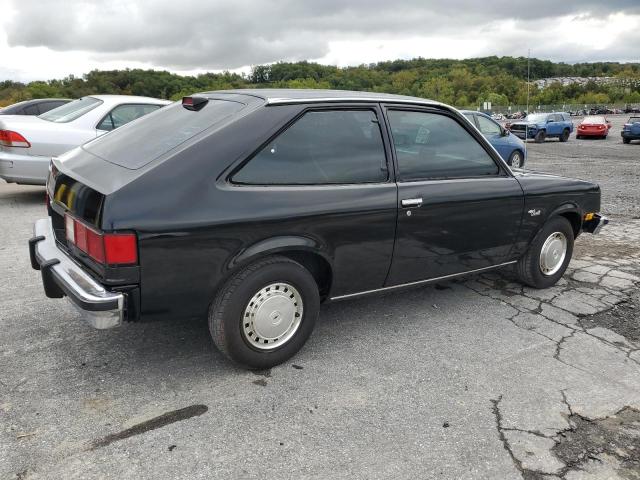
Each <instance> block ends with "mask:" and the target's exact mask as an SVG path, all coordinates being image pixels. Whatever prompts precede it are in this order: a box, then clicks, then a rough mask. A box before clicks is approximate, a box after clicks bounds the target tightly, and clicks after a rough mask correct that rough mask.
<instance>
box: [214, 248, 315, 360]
mask: <svg viewBox="0 0 640 480" xmlns="http://www.w3.org/2000/svg"><path fill="white" fill-rule="evenodd" d="M319 310H320V297H319V294H318V286H317V284H316V282H315V280H314V278H313V276H312V275H311V273H309V271H308V270H307V269H306V268H304V267H303V266H302V265H300V264H299V263H297V262H294V261H293V260H290V259H288V258H286V257H270V258H267V259H265V260H261V261H258V262H256V263H253V264H251V265H249V266H247V267H245V268H244V269H242V270H241V271H240V272H238V273H236V274H235V275H234V276H233V277H231V278H230V279H229V280H228V281H227V282H226V283H225V284H224V286H223V287H222V288H221V289H220V291H219V292H218V294H217V295H216V297H215V299H214V301H213V302H212V303H211V307H210V308H209V330H210V332H211V337H212V338H213V342H214V343H215V345H216V347H217V348H218V350H220V351H221V352H222V353H223V354H225V355H226V356H227V357H228V358H230V359H231V360H233V361H234V362H236V363H239V364H241V365H243V366H245V367H248V368H251V369H264V368H270V367H273V366H275V365H278V364H280V363H282V362H284V361H286V360H288V359H289V358H291V357H292V356H293V355H295V354H296V353H297V352H298V350H300V348H302V346H303V345H304V344H305V342H306V341H307V339H308V338H309V335H311V332H312V331H313V327H314V325H315V322H316V319H317V318H318V312H319Z"/></svg>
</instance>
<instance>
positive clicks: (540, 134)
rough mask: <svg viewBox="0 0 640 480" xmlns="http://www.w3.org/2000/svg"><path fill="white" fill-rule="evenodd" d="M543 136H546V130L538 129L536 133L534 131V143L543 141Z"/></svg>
mask: <svg viewBox="0 0 640 480" xmlns="http://www.w3.org/2000/svg"><path fill="white" fill-rule="evenodd" d="M545 138H547V132H545V131H544V130H540V131H539V132H538V133H536V136H535V139H534V140H535V142H536V143H542V142H544V139H545Z"/></svg>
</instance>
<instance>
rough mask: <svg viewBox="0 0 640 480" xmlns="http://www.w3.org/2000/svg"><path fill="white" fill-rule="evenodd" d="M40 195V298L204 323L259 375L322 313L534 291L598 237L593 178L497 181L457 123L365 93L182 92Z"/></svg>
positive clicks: (56, 176)
mask: <svg viewBox="0 0 640 480" xmlns="http://www.w3.org/2000/svg"><path fill="white" fill-rule="evenodd" d="M47 193H48V198H49V201H48V202H47V209H48V217H47V218H43V219H41V220H38V221H37V222H36V224H35V232H34V233H35V235H34V237H33V238H32V239H31V240H30V241H29V253H30V258H31V264H32V266H33V268H35V269H39V270H40V273H41V279H42V282H43V285H44V289H45V293H46V295H47V296H48V297H52V298H62V297H63V296H68V297H69V299H70V300H71V301H72V302H73V303H74V304H75V305H76V306H78V307H79V309H80V310H81V312H82V316H83V317H84V319H86V320H87V321H88V322H89V323H90V324H91V325H93V326H95V327H98V328H109V327H117V326H120V325H122V323H123V322H124V321H129V322H135V321H141V320H142V321H144V320H152V319H155V320H158V319H168V320H176V319H177V318H179V317H202V318H208V321H209V329H210V332H211V336H212V339H213V342H214V343H215V345H216V346H217V347H218V349H219V350H220V351H221V352H222V353H223V354H225V355H226V356H227V357H229V358H230V359H232V360H234V361H235V362H237V363H239V364H241V365H244V366H246V367H249V368H261V369H262V368H269V367H271V366H274V365H277V364H279V363H282V362H284V361H286V360H287V359H289V358H291V357H292V356H293V355H294V354H295V353H296V352H297V351H298V350H299V349H300V348H301V347H302V346H303V345H304V343H305V342H306V341H307V339H308V338H309V336H310V335H311V332H312V330H313V328H314V325H315V322H316V319H317V317H318V313H319V309H320V303H321V302H322V301H329V300H340V299H348V298H353V297H358V296H362V295H367V294H376V293H379V292H388V291H391V290H395V289H399V288H403V287H412V286H413V287H415V286H416V285H420V284H427V283H430V282H436V281H441V280H443V279H448V278H455V277H458V276H460V275H464V274H468V273H477V272H482V271H488V270H491V269H495V268H499V267H504V266H508V265H513V266H515V267H516V269H515V271H516V272H517V275H518V277H519V279H520V280H521V281H522V282H523V283H525V284H527V285H530V286H532V287H535V288H546V287H550V286H552V285H554V284H556V282H558V280H559V279H560V278H561V277H562V275H563V274H564V272H565V269H566V268H567V266H568V264H569V261H570V260H571V255H572V252H573V242H574V239H575V237H576V236H578V235H580V234H581V233H582V232H589V233H597V231H598V230H599V229H600V228H601V227H602V226H603V225H605V224H606V223H607V220H606V219H605V218H604V217H602V216H600V215H599V214H598V213H597V212H598V210H599V208H600V188H599V187H598V185H597V184H594V183H591V182H587V181H582V180H575V179H570V178H565V177H558V176H554V175H550V174H541V173H535V172H525V171H522V170H515V171H512V170H511V169H509V168H508V167H507V165H506V164H505V163H504V161H503V160H502V158H500V156H499V155H498V153H497V152H496V151H495V149H493V148H491V145H490V144H489V143H488V142H487V139H486V138H485V137H483V135H482V134H481V133H480V132H479V131H478V130H477V129H476V128H474V127H473V126H472V125H471V124H470V123H469V121H467V120H466V119H465V118H464V117H463V116H462V115H461V114H460V113H459V112H458V111H457V110H456V109H454V108H452V107H449V106H446V105H443V104H441V103H438V102H432V101H429V100H425V99H423V98H414V97H405V96H399V95H385V94H380V93H369V92H348V91H331V90H293V89H291V90H270V89H264V90H236V91H221V92H207V93H201V94H198V95H196V96H192V97H185V98H184V99H183V101H182V103H181V104H180V103H175V104H173V105H171V106H169V107H167V108H163V109H161V110H160V111H158V112H156V113H153V114H151V115H148V116H146V117H144V118H141V119H140V120H138V121H135V122H132V123H131V124H129V125H126V126H124V127H122V128H120V129H118V130H116V131H114V132H112V133H110V134H108V135H105V136H103V137H100V138H96V139H95V140H93V141H91V142H88V143H86V144H84V145H83V146H82V147H81V148H76V149H74V150H72V151H70V152H68V153H67V154H65V155H62V156H60V157H56V158H54V159H53V161H52V168H51V172H50V176H49V180H48V182H47ZM62 320H63V319H61V321H62ZM363 334H365V333H363Z"/></svg>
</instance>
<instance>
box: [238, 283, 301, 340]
mask: <svg viewBox="0 0 640 480" xmlns="http://www.w3.org/2000/svg"><path fill="white" fill-rule="evenodd" d="M302 309H303V304H302V297H301V296H300V293H298V290H296V289H295V288H294V287H292V286H291V285H289V284H288V283H282V282H278V283H272V284H271V285H267V286H266V287H264V288H262V289H261V290H259V291H258V292H257V293H256V294H255V295H254V296H253V297H251V299H250V300H249V303H248V304H247V306H246V308H245V309H244V314H243V317H242V333H243V334H244V338H245V339H246V340H247V341H248V342H249V344H250V345H251V346H253V347H255V348H259V349H260V350H272V349H274V348H278V347H280V346H282V345H284V344H285V343H287V342H288V341H289V340H291V338H292V337H293V336H294V335H295V333H296V331H297V330H298V328H299V327H300V322H301V321H302V311H303V310H302Z"/></svg>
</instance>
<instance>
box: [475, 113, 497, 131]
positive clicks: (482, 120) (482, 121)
mask: <svg viewBox="0 0 640 480" xmlns="http://www.w3.org/2000/svg"><path fill="white" fill-rule="evenodd" d="M476 118H477V119H478V128H479V129H480V131H481V132H482V133H484V134H485V135H501V134H502V129H501V128H500V125H498V124H497V123H496V122H494V121H493V120H489V119H488V118H487V117H484V116H482V115H478V116H477V117H476Z"/></svg>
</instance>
